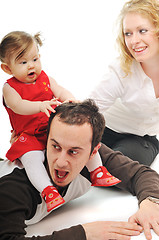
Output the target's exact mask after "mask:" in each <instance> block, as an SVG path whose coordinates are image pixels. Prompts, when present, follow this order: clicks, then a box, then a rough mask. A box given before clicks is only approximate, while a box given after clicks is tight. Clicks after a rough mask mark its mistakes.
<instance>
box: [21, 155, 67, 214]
mask: <svg viewBox="0 0 159 240" xmlns="http://www.w3.org/2000/svg"><path fill="white" fill-rule="evenodd" d="M19 159H20V161H21V162H22V164H23V166H24V168H25V171H26V173H27V176H28V178H29V180H30V181H31V183H32V184H33V186H34V187H35V188H36V189H37V190H38V191H39V192H40V193H41V195H42V197H43V199H44V200H45V202H46V205H47V211H48V212H50V211H51V210H52V209H54V208H55V207H57V206H59V205H61V204H63V203H64V202H65V201H64V199H63V198H62V197H61V195H60V194H59V193H58V191H57V189H56V188H55V187H54V186H53V184H52V182H51V180H50V178H49V176H48V173H47V171H46V169H45V166H44V164H43V162H44V159H45V156H44V151H30V152H27V153H25V154H24V155H23V156H21V157H20V158H19Z"/></svg>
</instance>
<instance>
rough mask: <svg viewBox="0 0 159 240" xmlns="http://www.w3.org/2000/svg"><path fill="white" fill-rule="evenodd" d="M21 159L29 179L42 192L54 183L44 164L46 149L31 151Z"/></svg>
mask: <svg viewBox="0 0 159 240" xmlns="http://www.w3.org/2000/svg"><path fill="white" fill-rule="evenodd" d="M19 159H20V161H21V162H22V164H23V166H24V168H25V171H26V173H27V176H28V178H29V180H30V181H31V183H32V184H33V186H34V187H35V188H36V189H37V190H38V191H39V192H42V191H43V190H44V188H46V187H47V186H49V185H52V183H51V180H50V178H49V176H48V173H47V171H46V169H45V166H44V164H43V162H44V160H45V156H44V151H30V152H27V153H25V154H24V155H23V156H21V157H20V158H19Z"/></svg>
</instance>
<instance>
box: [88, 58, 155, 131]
mask: <svg viewBox="0 0 159 240" xmlns="http://www.w3.org/2000/svg"><path fill="white" fill-rule="evenodd" d="M131 72H132V74H131V75H130V74H129V75H128V76H127V77H124V72H123V71H122V70H121V67H120V62H119V59H116V60H115V61H114V62H113V63H112V64H111V65H110V66H109V72H108V73H107V74H106V75H105V76H104V79H103V80H102V81H101V82H100V83H99V85H98V86H97V87H96V88H95V89H94V90H93V91H92V93H91V94H90V98H93V99H94V100H95V102H96V103H97V105H98V106H99V109H100V111H101V112H102V113H103V114H104V116H105V121H106V126H107V127H109V128H110V129H112V130H114V131H116V132H120V133H132V134H136V135H140V136H144V135H146V134H148V135H150V136H153V135H157V134H159V99H157V98H156V96H155V91H154V87H153V83H152V80H151V79H150V78H149V77H148V76H147V75H146V74H145V73H144V71H143V69H142V67H141V65H140V63H138V62H136V61H133V63H132V66H131Z"/></svg>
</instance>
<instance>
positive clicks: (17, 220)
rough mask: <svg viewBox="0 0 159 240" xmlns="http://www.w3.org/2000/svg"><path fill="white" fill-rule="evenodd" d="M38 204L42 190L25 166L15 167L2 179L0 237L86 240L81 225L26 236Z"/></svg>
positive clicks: (9, 238)
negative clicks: (30, 178) (33, 183)
mask: <svg viewBox="0 0 159 240" xmlns="http://www.w3.org/2000/svg"><path fill="white" fill-rule="evenodd" d="M38 204H41V197H40V194H39V192H38V191H37V190H36V189H35V188H34V187H33V186H32V185H31V183H30V182H29V180H28V178H27V176H26V174H25V170H24V169H23V170H22V169H15V170H14V171H13V172H12V173H11V174H9V175H6V176H4V177H2V178H1V179H0V239H1V240H4V239H5V240H6V239H7V240H11V239H15V240H25V239H28V240H31V239H32V240H33V239H34V240H65V239H69V240H71V239H73V240H86V236H85V231H84V229H83V227H82V226H81V225H78V226H73V227H71V228H68V229H63V230H61V231H54V229H53V226H52V229H53V233H52V234H51V235H47V236H37V237H35V236H33V237H25V235H26V231H25V228H26V227H27V226H26V224H25V220H29V219H31V218H32V217H33V216H34V215H35V213H36V208H37V206H38Z"/></svg>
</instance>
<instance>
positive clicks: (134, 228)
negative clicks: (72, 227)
mask: <svg viewBox="0 0 159 240" xmlns="http://www.w3.org/2000/svg"><path fill="white" fill-rule="evenodd" d="M82 226H83V228H84V230H85V233H86V238H87V240H110V239H116V240H130V239H131V236H137V235H139V234H140V233H141V232H142V231H143V228H142V227H141V226H139V225H137V224H136V223H129V222H108V221H99V222H91V223H86V224H83V225H82Z"/></svg>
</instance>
